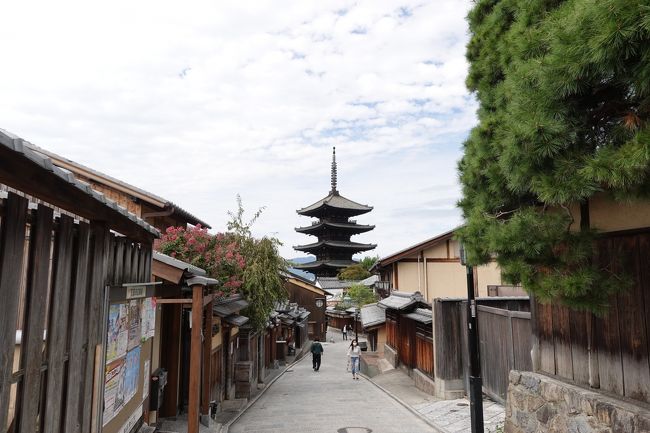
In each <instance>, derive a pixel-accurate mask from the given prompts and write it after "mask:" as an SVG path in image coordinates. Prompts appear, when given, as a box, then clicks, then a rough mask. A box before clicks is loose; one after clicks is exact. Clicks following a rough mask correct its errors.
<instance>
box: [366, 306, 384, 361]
mask: <svg viewBox="0 0 650 433" xmlns="http://www.w3.org/2000/svg"><path fill="white" fill-rule="evenodd" d="M360 318H361V327H362V329H363V332H364V333H365V334H366V335H367V340H368V346H369V350H370V351H372V352H379V353H382V354H383V353H384V346H385V344H386V310H385V309H384V308H381V307H380V306H379V305H377V303H374V304H367V305H364V306H362V307H361V314H360Z"/></svg>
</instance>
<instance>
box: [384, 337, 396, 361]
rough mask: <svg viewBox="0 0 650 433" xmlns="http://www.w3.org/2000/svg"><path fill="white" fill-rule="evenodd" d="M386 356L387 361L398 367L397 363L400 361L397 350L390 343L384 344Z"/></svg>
mask: <svg viewBox="0 0 650 433" xmlns="http://www.w3.org/2000/svg"><path fill="white" fill-rule="evenodd" d="M384 358H385V359H386V361H388V362H390V365H392V366H393V367H397V364H398V362H399V360H398V359H399V358H398V357H397V350H395V349H393V348H392V347H390V346H389V345H388V343H386V344H384Z"/></svg>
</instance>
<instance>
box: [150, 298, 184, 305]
mask: <svg viewBox="0 0 650 433" xmlns="http://www.w3.org/2000/svg"><path fill="white" fill-rule="evenodd" d="M191 303H193V300H192V299H189V298H180V299H156V304H191Z"/></svg>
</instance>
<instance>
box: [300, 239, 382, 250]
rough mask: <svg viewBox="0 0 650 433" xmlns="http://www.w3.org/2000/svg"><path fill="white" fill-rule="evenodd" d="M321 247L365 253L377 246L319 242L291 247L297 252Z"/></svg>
mask: <svg viewBox="0 0 650 433" xmlns="http://www.w3.org/2000/svg"><path fill="white" fill-rule="evenodd" d="M321 247H333V248H346V249H350V250H355V251H366V250H372V249H374V248H376V247H377V245H376V244H361V243H359V242H351V241H319V242H314V243H313V244H307V245H298V246H295V247H293V249H294V250H298V251H309V250H315V249H319V248H321Z"/></svg>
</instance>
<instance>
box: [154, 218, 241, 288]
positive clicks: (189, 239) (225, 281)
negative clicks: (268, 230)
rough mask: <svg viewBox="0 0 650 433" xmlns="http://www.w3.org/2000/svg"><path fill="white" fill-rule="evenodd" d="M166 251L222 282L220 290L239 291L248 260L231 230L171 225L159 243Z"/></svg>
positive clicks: (163, 250)
mask: <svg viewBox="0 0 650 433" xmlns="http://www.w3.org/2000/svg"><path fill="white" fill-rule="evenodd" d="M156 249H157V250H158V251H160V252H161V253H163V254H167V255H168V256H171V257H174V258H177V259H179V260H182V261H184V262H187V263H190V264H192V265H194V266H198V267H199V268H202V269H205V271H206V272H207V274H208V275H209V276H210V277H212V278H216V279H217V280H219V281H220V282H221V286H220V289H221V293H217V294H219V295H228V294H232V293H236V292H237V291H238V289H239V288H240V287H241V285H242V277H243V274H244V268H245V267H246V261H245V260H244V256H243V255H242V254H241V251H240V245H239V243H238V242H237V240H236V239H235V237H234V236H233V235H232V234H230V233H218V234H216V235H211V234H210V233H208V230H207V229H206V228H204V227H201V226H200V225H197V226H196V227H191V228H187V229H186V228H184V227H169V228H167V230H166V231H165V233H164V234H163V236H162V238H161V239H160V241H158V243H157V244H156Z"/></svg>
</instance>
